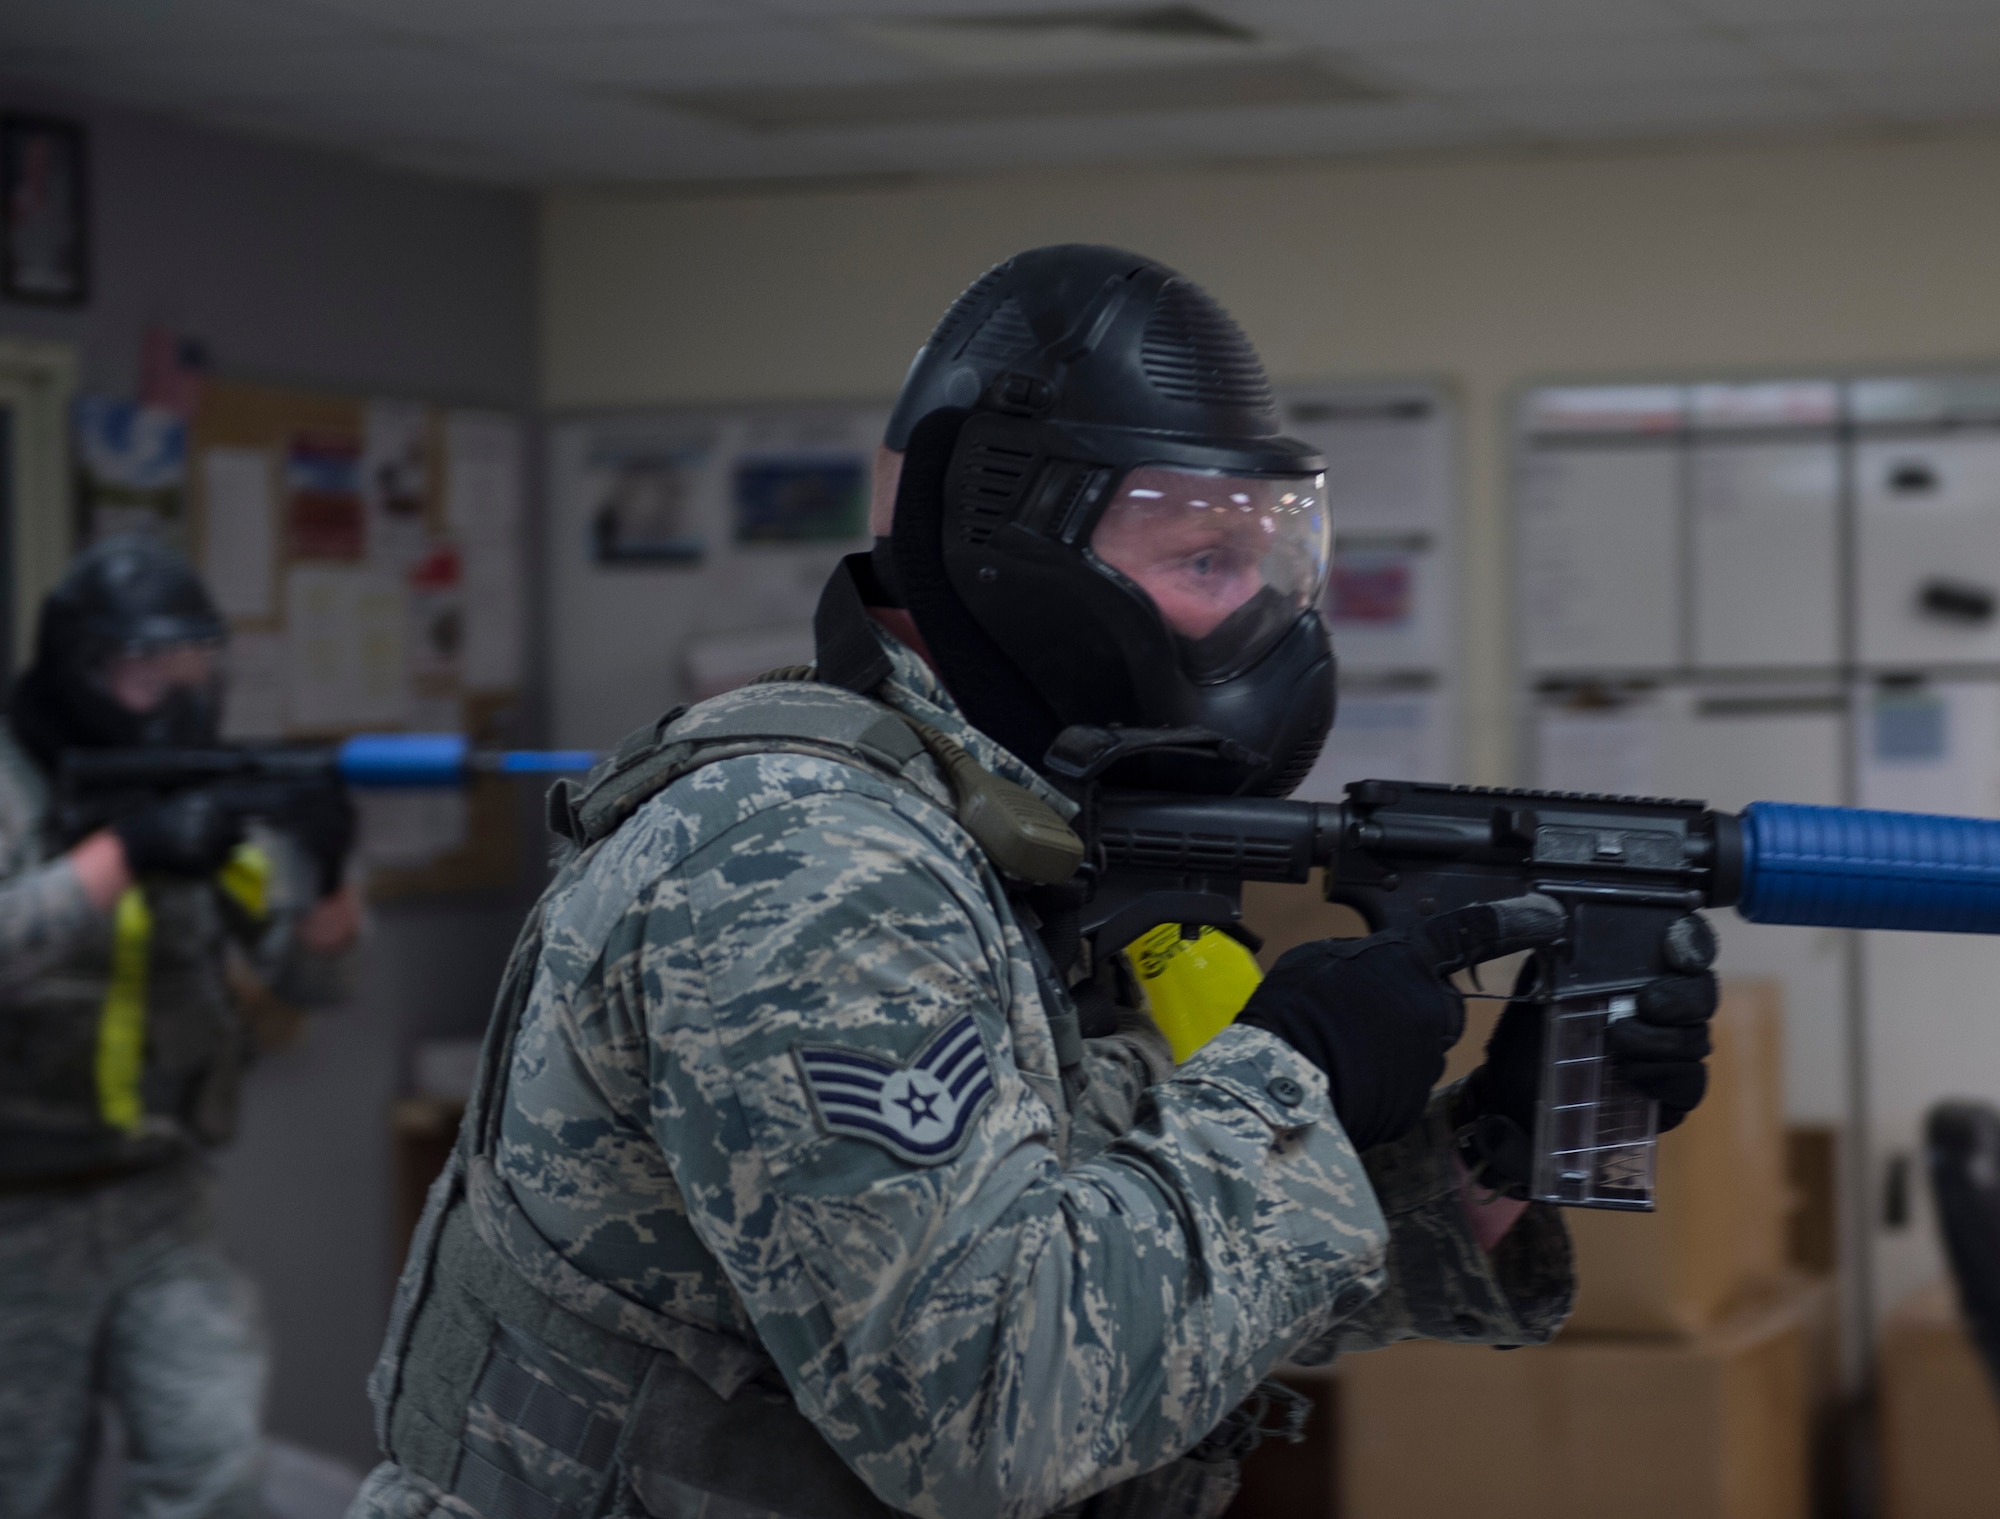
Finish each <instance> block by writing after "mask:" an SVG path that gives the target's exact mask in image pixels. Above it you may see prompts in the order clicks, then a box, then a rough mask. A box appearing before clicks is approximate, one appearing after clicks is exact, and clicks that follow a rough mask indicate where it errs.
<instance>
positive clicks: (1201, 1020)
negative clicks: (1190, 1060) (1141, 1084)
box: [1125, 923, 1264, 1061]
mask: <svg viewBox="0 0 2000 1519" xmlns="http://www.w3.org/2000/svg"><path fill="white" fill-rule="evenodd" d="M1125 955H1126V958H1127V959H1129V960H1130V961H1131V962H1132V969H1133V970H1134V971H1135V972H1137V974H1138V977H1139V982H1140V985H1142V986H1144V987H1145V989H1146V1001H1147V1005H1148V1007H1149V1008H1150V1009H1151V1011H1152V1014H1153V1022H1154V1023H1156V1024H1158V1025H1159V1028H1160V1032H1161V1033H1163V1034H1165V1035H1166V1036H1167V1042H1168V1043H1169V1044H1171V1045H1172V1046H1173V1047H1174V1059H1175V1060H1177V1061H1178V1060H1185V1059H1187V1057H1188V1056H1190V1055H1192V1054H1193V1053H1194V1052H1195V1051H1196V1050H1198V1049H1200V1048H1201V1047H1202V1046H1203V1045H1204V1044H1206V1043H1208V1041H1209V1040H1211V1039H1213V1038H1214V1037H1215V1036H1216V1035H1217V1034H1219V1033H1221V1032H1222V1031H1223V1030H1224V1029H1226V1028H1227V1027H1229V1025H1230V1023H1231V1022H1232V1021H1233V1020H1234V1019H1235V1017H1236V1015H1237V1014H1238V1013H1240V1012H1242V1011H1243V1004H1244V1003H1246V1002H1248V1001H1249V1000H1250V994H1251V993H1252V992H1253V991H1255V990H1256V989H1257V983H1258V982H1259V981H1261V980H1263V979H1264V973H1263V972H1262V971H1260V970H1259V969H1258V968H1257V962H1256V960H1255V959H1254V958H1252V956H1251V954H1250V951H1249V950H1247V949H1245V948H1244V947H1243V946H1242V945H1241V944H1239V943H1237V942H1236V940H1234V939H1232V938H1230V937H1229V935H1228V934H1225V933H1223V932H1222V931H1221V930H1219V929H1215V928H1203V929H1202V930H1201V932H1200V933H1199V934H1198V935H1196V936H1195V937H1194V938H1192V939H1187V938H1183V937H1182V936H1181V926H1180V924H1178V923H1162V924H1160V925H1159V927H1157V928H1150V929H1148V930H1147V931H1146V932H1145V933H1143V934H1141V935H1139V937H1138V938H1136V939H1134V940H1133V941H1132V942H1131V943H1130V944H1128V945H1126V946H1125Z"/></svg>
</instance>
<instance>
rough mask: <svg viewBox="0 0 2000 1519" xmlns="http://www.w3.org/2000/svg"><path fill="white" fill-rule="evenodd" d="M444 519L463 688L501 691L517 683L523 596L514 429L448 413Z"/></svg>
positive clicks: (504, 422) (517, 432) (494, 418)
mask: <svg viewBox="0 0 2000 1519" xmlns="http://www.w3.org/2000/svg"><path fill="white" fill-rule="evenodd" d="M444 451H445V466H444V468H445V518H446V520H447V522H448V523H449V524H450V528H451V533H452V536H453V537H454V538H456V539H457V540H458V544H459V551H460V556H461V557H460V574H461V582H460V583H461V586H462V591H463V597H464V606H465V619H466V620H465V651H464V656H463V664H462V669H463V678H464V681H465V685H466V686H467V688H468V689H471V690H475V691H504V690H508V689H511V688H512V687H514V686H516V685H518V684H519V683H520V679H521V634H522V619H523V615H524V606H523V603H524V601H525V593H524V588H523V585H522V568H521V530H522V529H521V520H522V512H521V491H522V474H521V470H522V462H523V461H522V438H521V425H520V423H519V422H517V421H516V420H514V419H513V418H512V417H507V416H501V415H497V414H493V413H483V412H453V413H452V414H451V415H450V416H449V417H447V418H446V419H445V444H444Z"/></svg>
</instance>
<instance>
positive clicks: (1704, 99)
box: [1469, 81, 1861, 142]
mask: <svg viewBox="0 0 2000 1519" xmlns="http://www.w3.org/2000/svg"><path fill="white" fill-rule="evenodd" d="M1469 98H1470V99H1471V101H1472V103H1474V104H1477V105H1478V106H1480V107H1481V108H1482V109H1485V110H1487V111H1489V112H1491V113H1492V115H1493V116H1495V117H1496V118H1498V119H1500V120H1503V121H1507V122H1510V123H1512V124H1514V125H1516V126H1519V127H1521V128H1524V129H1527V130H1530V131H1533V132H1537V133H1540V134H1542V135H1544V136H1546V137H1547V138H1549V139H1550V140H1552V141H1559V142H1587V141H1591V140H1607V141H1609V140H1616V139H1619V138H1631V137H1672V136H1710V135H1715V134H1720V133H1739V132H1757V131H1770V130H1779V129H1783V130H1799V129H1815V128H1825V127H1837V126H1842V125H1859V124H1861V122H1860V120H1859V118H1857V117H1856V116H1854V115H1853V114H1852V113H1850V112H1845V111H1843V110H1842V108H1841V106H1840V105H1839V104H1838V103H1836V102H1833V101H1829V100H1827V99H1825V98H1823V97H1821V96H1819V95H1817V94H1815V93H1814V92H1812V91H1811V90H1809V89H1806V88H1803V87H1800V86H1794V85H1788V84H1785V83H1782V82H1778V81H1773V82H1771V83H1769V84H1766V85H1761V86H1755V87H1749V86H1746V87H1740V88H1727V87H1690V86H1681V85H1670V86H1657V85H1653V86H1631V87H1627V88H1625V89H1617V90H1609V89H1589V90H1555V89H1540V90H1518V91H1510V90H1495V91H1493V92H1492V93H1490V94H1487V95H1482V96H1474V97H1469Z"/></svg>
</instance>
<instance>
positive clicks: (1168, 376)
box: [875, 246, 1334, 796]
mask: <svg viewBox="0 0 2000 1519" xmlns="http://www.w3.org/2000/svg"><path fill="white" fill-rule="evenodd" d="M966 401H969V402H970V403H971V404H969V405H968V404H963V403H964V402H966ZM954 402H959V403H960V404H952V403H954ZM886 441H887V443H888V446H889V447H891V448H900V449H901V450H902V451H903V455H904V459H903V474H902V482H901V487H900V490H899V493H898V497H897V504H896V518H895V527H894V532H893V535H892V537H891V538H890V539H889V540H887V541H886V542H885V543H883V544H880V545H878V547H877V552H876V555H875V559H876V563H877V567H878V568H877V578H878V579H880V580H882V581H884V582H885V583H887V584H889V585H891V586H892V587H893V588H894V590H895V591H897V592H899V593H900V596H901V599H902V601H903V603H904V604H905V605H906V606H907V607H908V609H909V611H910V614H911V616H912V618H913V619H914V621H915V622H916V625H917V628H918V630H919V631H920V632H921V633H922V634H923V636H924V640H925V643H926V644H927V645H928V647H929V649H930V652H931V654H932V657H933V659H934V660H935V661H936V662H937V664H938V668H939V673H940V674H941V676H942V677H943V679H944V682H945V684H946V686H947V687H948V688H949V689H950V690H951V692H952V694H953V696H954V698H955V699H957V700H958V702H959V703H960V705H961V706H962V707H963V708H964V709H965V710H966V713H967V716H968V717H969V718H970V719H971V720H972V721H973V723H974V724H975V725H976V726H978V727H979V728H981V729H982V730H983V731H985V732H987V733H988V734H990V735H991V736H993V737H994V738H996V739H998V740H999V741H1000V742H1001V743H1003V744H1006V745H1007V746H1008V747H1009V748H1010V749H1012V750H1013V751H1014V752H1015V753H1016V754H1018V755H1020V756H1021V757H1022V758H1023V759H1025V760H1027V761H1028V762H1029V763H1030V764H1035V765H1038V766H1041V765H1044V763H1045V756H1046V755H1047V752H1048V749H1049V746H1050V744H1051V743H1052V742H1053V741H1054V739H1055V737H1056V735H1057V734H1058V733H1059V732H1060V731H1061V730H1063V729H1064V728H1067V727H1070V726H1072V725H1087V726H1092V727H1122V728H1144V729H1187V728H1195V729H1204V730H1207V731H1208V732H1209V733H1211V734H1213V735H1215V736H1216V737H1217V738H1218V739H1219V740H1222V741H1223V742H1222V743H1221V744H1219V745H1217V746H1215V747H1214V748H1212V749H1210V750H1209V751H1208V752H1167V753H1152V754H1148V755H1143V756H1140V757H1137V758H1134V759H1131V760H1128V761H1126V762H1125V763H1124V764H1123V765H1122V766H1121V767H1120V769H1119V770H1118V771H1116V772H1114V773H1113V774H1112V775H1111V776H1110V777H1109V778H1110V779H1112V780H1113V781H1115V782H1117V783H1119V784H1123V785H1133V786H1147V787H1157V788H1160V789H1168V790H1176V791H1193V792H1201V793H1210V794H1215V793H1220V794H1260V795H1279V796H1281V795H1284V794H1286V793H1287V792H1289V791H1291V790H1292V788H1293V787H1295V786H1296V785H1297V784H1298V783H1299V781H1300V780H1302V779H1303V778H1304V776H1305V774H1306V772H1307V771H1308V770H1310V769H1311V768H1312V764H1313V762H1314V760H1315V759H1316V758H1317V757H1318V754H1319V751H1320V748H1321V746H1322V744H1323V743H1324V741H1325V737H1326V732H1327V729H1328V727H1329V726H1330V725H1331V723H1332V720H1333V709H1334V662H1333V652H1332V648H1331V644H1330V641H1329V639H1328V637H1327V632H1326V626H1325V623H1324V621H1323V620H1322V619H1321V617H1320V616H1319V613H1318V611H1317V610H1316V602H1317V599H1318V595H1319V590H1320V585H1321V582H1322V581H1323V579H1324V576H1325V571H1326V560H1327V554H1328V546H1329V534H1328V526H1327V514H1326V506H1325V502H1324V499H1323V486H1322V482H1321V479H1320V476H1321V472H1322V470H1323V462H1322V461H1321V459H1320V458H1319V457H1318V455H1317V454H1315V453H1314V452H1313V451H1312V450H1311V449H1310V448H1309V447H1308V446H1306V445H1305V444H1302V443H1299V442H1297V441H1295V440H1293V439H1290V438H1285V437H1282V436H1280V435H1279V434H1278V432H1277V420H1276V412H1275V406H1274V404H1273V401H1272V397H1271V393H1270V388H1269V385H1268V383H1267V381H1266V380H1265V378H1264V373H1263V369H1262V366H1261V365H1260V364H1259V362H1258V360H1257V357H1256V354H1255V352H1254V351H1253V350H1252V349H1251V347H1250V345H1249V342H1248V340H1247V339H1246V338H1245V337H1244V336H1243V334H1242V332H1241V331H1240V329H1238V328H1237V327H1236V325H1235V323H1234V322H1233V321H1231V320H1230V318H1229V317H1228V315H1227V313H1225V312H1224V311H1223V310H1222V308H1221V307H1220V306H1219V305H1217V304H1216V303H1215V301H1214V300H1213V299H1212V298H1211V297H1209V296H1208V295H1207V294H1206V293H1205V292H1203V291H1202V290H1201V289H1200V288H1199V287H1197V286H1195V285H1193V284H1191V283H1190V282H1188V281H1186V280H1184V279H1182V278H1181V277H1180V276H1179V275H1177V274H1175V273H1174V272H1173V271H1172V270H1170V269H1166V268H1164V267H1163V266H1161V265H1159V264H1155V263H1152V262H1150V261H1148V260H1145V259H1141V258H1138V257H1136V256H1135V255H1132V254H1129V253H1123V252H1120V251H1119V250H1117V249H1110V248H1096V247H1083V246H1066V247H1057V248H1045V249H1037V250H1035V251H1034V252H1031V253H1026V254H1022V255H1020V256H1018V257H1016V258H1014V259H1012V260H1010V261H1009V262H1008V263H1006V264H1003V265H1001V266H1000V267H999V268H998V269H996V270H994V271H992V272H990V273H989V274H988V275H986V276H985V277H984V278H983V279H982V280H980V281H979V282H978V283H976V284H975V285H974V286H973V287H972V288H971V289H970V290H968V291H967V292H966V293H965V295H963V296H961V297H960V299H959V301H958V303H957V304H955V305H954V306H953V307H952V309H951V311H950V312H949V313H947V314H946V317H945V319H944V321H943V322H942V323H940V325H939V328H938V331H937V332H936V333H935V334H934V335H933V337H932V339H931V342H930V344H929V345H927V346H926V348H925V349H924V350H923V352H922V353H920V354H919V355H918V359H917V362H916V365H915V366H914V367H913V368H912V370H911V375H910V379H909V381H908V382H907V383H906V385H905V387H904V392H903V395H902V398H901V400H900V401H899V403H898V406H897V409H896V412H895V413H894V415H893V416H892V418H891V420H890V425H889V430H888V436H887V439H886Z"/></svg>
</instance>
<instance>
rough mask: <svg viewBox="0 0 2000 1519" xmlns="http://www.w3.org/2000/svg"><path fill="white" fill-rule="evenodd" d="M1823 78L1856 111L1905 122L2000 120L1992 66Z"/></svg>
mask: <svg viewBox="0 0 2000 1519" xmlns="http://www.w3.org/2000/svg"><path fill="white" fill-rule="evenodd" d="M1825 78H1826V81H1827V85H1828V88H1829V89H1831V90H1833V91H1836V92H1837V93H1838V94H1839V95H1840V96H1841V97H1842V98H1843V99H1845V100H1847V101H1849V102H1851V103H1852V104H1853V105H1854V106H1855V108H1857V109H1858V110H1862V111H1866V112H1869V113H1871V114H1873V115H1875V116H1878V117H1882V118H1886V119H1887V120H1890V121H1894V122H1897V123H1899V124H1902V125H1906V126H1922V125H1925V124H1929V123H1939V124H1942V123H1947V122H1961V121H1979V120H1986V119H1989V118H1991V119H1994V120H2000V73H1996V72H1995V70H1994V69H1992V68H1990V67H1988V68H1972V69H1936V70H1925V71H1923V72H1921V73H1898V72H1881V73H1871V74H1828V75H1826V76H1825Z"/></svg>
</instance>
